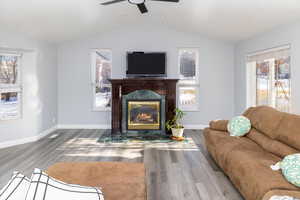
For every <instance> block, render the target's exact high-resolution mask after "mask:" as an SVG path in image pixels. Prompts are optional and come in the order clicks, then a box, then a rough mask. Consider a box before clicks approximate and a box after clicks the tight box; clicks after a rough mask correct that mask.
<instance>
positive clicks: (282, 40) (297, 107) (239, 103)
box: [234, 22, 300, 114]
mask: <svg viewBox="0 0 300 200" xmlns="http://www.w3.org/2000/svg"><path fill="white" fill-rule="evenodd" d="M299 36H300V22H298V23H295V24H290V25H285V26H281V27H278V28H277V29H274V30H272V31H270V32H267V33H264V34H262V35H259V36H257V37H254V38H252V39H249V40H246V41H242V42H240V43H238V44H237V45H236V48H235V84H234V86H235V88H234V89H235V114H240V113H242V112H243V111H244V110H245V109H246V66H245V62H246V60H245V59H246V55H247V54H248V53H250V52H255V51H259V50H264V49H268V48H272V47H276V46H280V45H285V44H291V73H292V98H291V101H292V112H294V113H298V114H299V113H300V104H299V102H300V90H299V89H298V88H297V87H298V86H299V85H300V78H299V77H300V67H299V66H300V37H299ZM298 76H299V77H298Z"/></svg>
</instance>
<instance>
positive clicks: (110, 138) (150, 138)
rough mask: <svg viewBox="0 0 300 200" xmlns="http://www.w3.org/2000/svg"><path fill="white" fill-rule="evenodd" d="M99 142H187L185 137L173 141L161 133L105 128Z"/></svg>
mask: <svg viewBox="0 0 300 200" xmlns="http://www.w3.org/2000/svg"><path fill="white" fill-rule="evenodd" d="M98 142H99V143H188V142H189V141H188V140H187V139H185V140H183V141H180V142H179V141H175V140H172V139H171V138H170V136H168V135H161V134H151V135H147V134H137V135H124V134H114V135H112V134H111V130H106V131H105V132H104V133H103V134H102V135H101V136H100V138H99V140H98Z"/></svg>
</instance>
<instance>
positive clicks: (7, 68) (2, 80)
mask: <svg viewBox="0 0 300 200" xmlns="http://www.w3.org/2000/svg"><path fill="white" fill-rule="evenodd" d="M17 66H18V57H17V56H4V55H0V84H16V82H17V77H18V71H17Z"/></svg>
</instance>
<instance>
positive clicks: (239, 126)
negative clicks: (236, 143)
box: [227, 116, 251, 137]
mask: <svg viewBox="0 0 300 200" xmlns="http://www.w3.org/2000/svg"><path fill="white" fill-rule="evenodd" d="M227 129H228V132H229V133H230V136H238V137H239V136H244V135H246V134H247V133H248V132H249V131H250V129H251V122H250V120H249V119H248V118H247V117H244V116H237V117H234V118H232V119H231V120H230V121H229V123H228V125H227Z"/></svg>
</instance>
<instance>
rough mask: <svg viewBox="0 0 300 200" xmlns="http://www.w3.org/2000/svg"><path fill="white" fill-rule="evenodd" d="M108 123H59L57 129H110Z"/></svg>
mask: <svg viewBox="0 0 300 200" xmlns="http://www.w3.org/2000/svg"><path fill="white" fill-rule="evenodd" d="M110 128H111V125H110V124H59V125H57V129H110Z"/></svg>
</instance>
